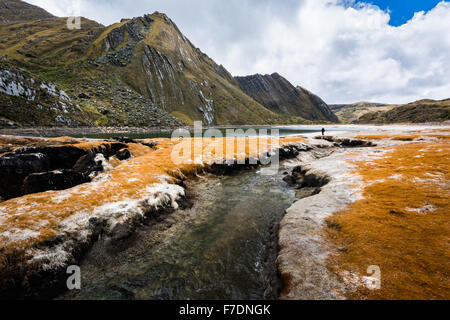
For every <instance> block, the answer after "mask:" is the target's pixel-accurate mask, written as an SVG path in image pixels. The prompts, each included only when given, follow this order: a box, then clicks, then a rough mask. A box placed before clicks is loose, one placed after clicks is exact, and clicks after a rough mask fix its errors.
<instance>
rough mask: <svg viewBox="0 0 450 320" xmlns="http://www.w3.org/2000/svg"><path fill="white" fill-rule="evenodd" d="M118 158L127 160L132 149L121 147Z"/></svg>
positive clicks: (117, 154)
mask: <svg viewBox="0 0 450 320" xmlns="http://www.w3.org/2000/svg"><path fill="white" fill-rule="evenodd" d="M116 158H117V159H119V160H127V159H129V158H131V153H130V150H128V149H121V150H119V151H117V153H116Z"/></svg>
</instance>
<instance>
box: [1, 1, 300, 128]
mask: <svg viewBox="0 0 450 320" xmlns="http://www.w3.org/2000/svg"><path fill="white" fill-rule="evenodd" d="M0 3H1V4H2V5H1V6H0V16H2V17H5V18H4V19H3V20H0V61H1V64H0V68H1V69H0V70H1V71H4V75H3V78H1V79H0V93H1V94H3V96H2V98H1V100H0V102H1V104H0V118H1V119H2V121H0V125H3V126H5V124H8V125H11V123H12V124H13V125H15V126H29V125H44V126H45V125H55V124H58V123H59V125H68V124H63V123H60V122H57V121H56V122H55V120H54V119H55V118H56V117H57V116H58V115H62V116H67V117H69V118H71V119H72V120H74V121H71V125H94V126H126V125H129V126H177V125H180V124H182V123H186V124H192V123H193V122H194V121H195V120H202V121H203V123H204V124H208V125H229V124H280V123H300V122H305V121H304V120H303V119H302V118H299V117H292V116H288V115H283V114H277V113H274V112H272V111H270V110H268V109H267V108H265V107H264V106H262V105H261V104H259V103H258V102H256V101H255V100H253V99H252V98H250V97H249V96H248V95H246V94H245V93H244V92H242V90H240V88H239V87H238V86H237V83H236V81H235V80H234V79H233V77H232V76H231V74H230V73H229V72H228V71H227V70H226V69H225V68H224V67H223V66H221V65H217V64H216V63H215V62H214V61H213V60H211V59H210V58H209V57H208V56H207V55H205V54H204V53H202V52H201V51H200V50H199V49H198V48H196V47H195V46H193V45H192V43H191V42H190V41H189V40H188V39H187V38H186V37H185V36H184V35H183V34H182V33H181V32H180V30H179V29H178V28H177V26H176V25H175V24H174V23H173V22H172V21H171V20H170V19H169V18H168V17H167V16H166V15H164V14H161V13H157V12H156V13H154V14H151V15H145V16H143V17H138V18H133V19H128V20H123V21H121V22H119V23H116V24H113V25H111V26H108V27H104V26H102V25H101V24H99V23H97V22H95V21H91V20H88V19H84V18H83V19H82V20H81V29H80V30H69V29H68V28H67V26H66V22H67V19H66V18H57V17H53V16H51V15H50V14H48V13H46V11H44V10H41V9H39V8H37V7H35V6H31V5H28V4H26V3H24V2H21V1H18V0H14V1H9V0H8V1H4V0H2V1H0ZM5 3H6V5H5ZM12 4H14V5H12ZM22 15H23V16H22ZM13 16H15V17H16V18H15V19H12V17H13ZM6 17H7V18H6ZM8 68H10V69H11V68H12V69H11V70H14V74H16V75H17V76H16V77H15V78H14V79H12V78H11V77H8V76H6V74H7V72H9V71H8V70H10V69H8ZM21 74H22V75H21ZM22 77H25V78H27V79H28V80H27V81H25V82H23V81H19V80H20V79H19V78H22ZM18 79H19V80H18ZM33 81H34V82H33ZM42 82H45V83H49V84H51V85H52V86H55V87H57V88H58V90H63V91H64V92H65V94H66V95H67V97H68V98H69V100H70V101H71V103H72V104H73V105H74V107H75V108H76V109H78V108H79V110H80V111H79V113H80V115H78V116H75V115H73V117H72V114H70V115H67V114H59V113H58V112H59V111H55V112H57V113H58V114H56V115H55V116H53V115H52V116H51V119H52V120H50V118H48V117H42V119H37V118H36V116H35V115H36V112H37V110H38V109H36V108H35V107H31V106H30V105H36V106H37V105H46V104H48V101H44V100H42V99H41V96H40V95H38V96H35V97H32V98H33V99H30V97H25V96H24V94H23V93H21V92H18V91H11V90H9V89H8V88H9V87H11V86H18V85H19V86H24V91H28V90H31V91H33V92H34V91H36V88H35V86H34V85H33V84H32V83H42ZM21 98H22V99H26V100H27V102H26V103H24V102H22V100H21ZM48 107H49V108H51V107H55V108H56V109H58V108H57V106H55V105H48ZM21 108H25V110H21ZM29 108H31V110H28V109H29ZM18 110H20V111H21V112H16V111H18ZM28 115H30V117H29V118H28ZM75 120H76V121H75Z"/></svg>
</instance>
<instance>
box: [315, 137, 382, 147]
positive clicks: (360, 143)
mask: <svg viewBox="0 0 450 320" xmlns="http://www.w3.org/2000/svg"><path fill="white" fill-rule="evenodd" d="M315 139H319V140H325V141H328V142H332V143H333V144H334V145H335V146H336V147H342V148H357V147H376V144H375V143H373V142H372V141H368V140H360V139H352V138H337V137H333V136H317V137H315Z"/></svg>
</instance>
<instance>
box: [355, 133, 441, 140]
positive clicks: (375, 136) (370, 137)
mask: <svg viewBox="0 0 450 320" xmlns="http://www.w3.org/2000/svg"><path fill="white" fill-rule="evenodd" d="M424 137H428V138H439V139H448V138H449V137H450V136H448V135H442V134H433V133H424V134H397V135H388V134H373V135H359V136H356V138H357V139H365V140H385V139H389V140H397V141H414V140H417V139H421V138H424Z"/></svg>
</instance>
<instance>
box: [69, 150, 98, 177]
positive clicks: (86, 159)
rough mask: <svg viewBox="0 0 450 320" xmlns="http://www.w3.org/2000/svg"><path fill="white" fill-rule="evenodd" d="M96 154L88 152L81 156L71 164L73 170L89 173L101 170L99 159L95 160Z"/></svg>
mask: <svg viewBox="0 0 450 320" xmlns="http://www.w3.org/2000/svg"><path fill="white" fill-rule="evenodd" d="M96 156H97V155H96V154H94V153H89V154H86V155H84V156H82V157H81V158H80V159H78V161H77V162H76V163H75V165H74V166H73V168H72V169H73V170H74V171H76V172H81V173H86V174H90V173H92V172H100V171H102V170H103V165H102V162H101V161H96V160H95V158H96Z"/></svg>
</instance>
